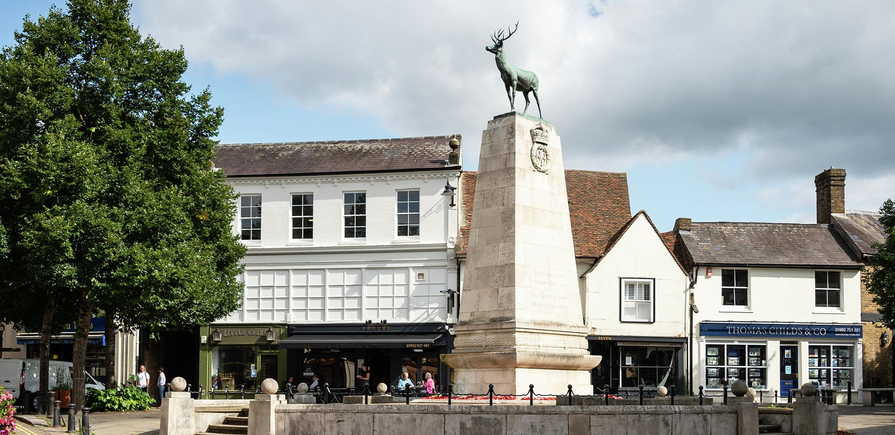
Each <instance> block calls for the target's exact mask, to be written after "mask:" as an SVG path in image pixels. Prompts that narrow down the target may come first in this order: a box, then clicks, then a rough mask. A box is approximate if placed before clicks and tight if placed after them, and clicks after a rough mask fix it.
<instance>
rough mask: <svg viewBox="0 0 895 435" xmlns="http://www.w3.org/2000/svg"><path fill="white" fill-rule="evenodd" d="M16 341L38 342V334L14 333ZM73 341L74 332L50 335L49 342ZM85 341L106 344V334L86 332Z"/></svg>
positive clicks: (65, 342)
mask: <svg viewBox="0 0 895 435" xmlns="http://www.w3.org/2000/svg"><path fill="white" fill-rule="evenodd" d="M16 342H17V343H18V344H40V334H35V333H29V332H25V333H21V334H16ZM74 342H75V337H74V334H60V335H53V336H50V344H73V343H74ZM87 342H88V343H91V344H98V345H100V346H105V345H106V336H105V334H93V333H91V334H88V335H87Z"/></svg>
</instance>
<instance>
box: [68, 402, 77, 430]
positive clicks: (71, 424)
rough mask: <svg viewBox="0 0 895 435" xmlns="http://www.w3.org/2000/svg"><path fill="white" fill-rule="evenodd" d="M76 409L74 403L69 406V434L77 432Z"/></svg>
mask: <svg viewBox="0 0 895 435" xmlns="http://www.w3.org/2000/svg"><path fill="white" fill-rule="evenodd" d="M75 407H77V405H75V404H74V403H69V404H68V432H74V431H75V412H76V409H75Z"/></svg>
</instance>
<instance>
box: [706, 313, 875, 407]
mask: <svg viewBox="0 0 895 435" xmlns="http://www.w3.org/2000/svg"><path fill="white" fill-rule="evenodd" d="M861 334H862V327H861V324H827V323H785V322H770V323H759V322H711V321H703V322H700V324H699V342H700V343H699V352H700V354H701V356H702V358H700V363H701V364H700V365H701V367H700V371H701V372H702V373H701V374H702V376H701V377H702V385H704V386H705V388H706V390H708V391H709V392H711V391H713V390H720V389H723V386H724V384H725V381H726V382H728V383H729V382H731V379H743V380H747V383H748V384H749V386H750V387H752V388H754V389H755V390H757V391H764V392H766V394H768V395H774V394H777V395H778V397H780V398H781V399H782V398H785V397H787V396H788V395H789V392H790V390H793V389H796V388H798V386H799V385H802V384H805V383H808V382H811V383H814V384H816V385H818V386H820V387H822V388H832V389H834V390H837V391H847V390H848V388H849V383H851V387H852V389H853V390H856V389H857V388H858V387H859V386H860V385H861V384H862V361H861V355H862V354H863V352H862V349H861V346H862V342H861Z"/></svg>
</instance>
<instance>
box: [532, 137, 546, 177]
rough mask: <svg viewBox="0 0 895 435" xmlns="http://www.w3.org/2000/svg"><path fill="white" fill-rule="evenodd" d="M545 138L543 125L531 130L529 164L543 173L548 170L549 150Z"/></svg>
mask: <svg viewBox="0 0 895 435" xmlns="http://www.w3.org/2000/svg"><path fill="white" fill-rule="evenodd" d="M547 140H548V134H547V130H545V129H544V127H543V126H540V125H539V126H537V127H535V128H534V129H532V130H531V165H532V166H533V167H534V168H535V170H536V171H538V172H543V173H545V174H546V173H547V172H549V170H550V150H549V145H548V142H547Z"/></svg>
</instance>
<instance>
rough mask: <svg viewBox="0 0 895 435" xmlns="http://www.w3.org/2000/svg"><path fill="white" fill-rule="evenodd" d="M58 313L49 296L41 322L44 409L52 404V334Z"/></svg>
mask: <svg viewBox="0 0 895 435" xmlns="http://www.w3.org/2000/svg"><path fill="white" fill-rule="evenodd" d="M55 314H56V306H55V304H54V303H53V298H49V299H48V301H47V304H46V305H45V306H44V312H43V318H42V319H41V323H40V373H39V376H40V394H41V395H42V396H41V403H43V406H44V408H43V409H44V410H45V409H47V407H48V406H52V404H51V403H48V402H49V399H50V395H49V394H48V393H49V391H50V335H52V334H53V316H55Z"/></svg>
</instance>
